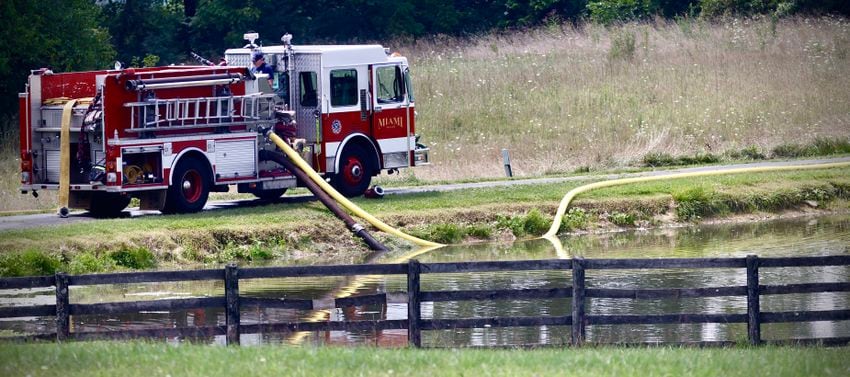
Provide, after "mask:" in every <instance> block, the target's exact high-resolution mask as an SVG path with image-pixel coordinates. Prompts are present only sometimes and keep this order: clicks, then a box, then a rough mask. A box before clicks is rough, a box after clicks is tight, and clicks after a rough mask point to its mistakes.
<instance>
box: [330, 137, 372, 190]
mask: <svg viewBox="0 0 850 377" xmlns="http://www.w3.org/2000/svg"><path fill="white" fill-rule="evenodd" d="M340 157H341V158H340V163H339V171H338V172H337V173H336V174H334V175H333V176H332V177H331V185H333V187H334V188H335V189H336V190H337V191H339V193H340V194H342V195H345V196H347V197H349V198H350V197H355V196H360V195H363V193H364V192H366V189H367V188H369V184H370V183H371V182H372V174H374V172H375V170H376V169H377V166H375V163H374V162H373V161H372V159H370V158H369V155H368V154H367V152H366V150H365V149H364V148H363V147H361V146H359V145H349V146H348V147H346V148H345V150H344V151H343V152H342V155H341V156H340Z"/></svg>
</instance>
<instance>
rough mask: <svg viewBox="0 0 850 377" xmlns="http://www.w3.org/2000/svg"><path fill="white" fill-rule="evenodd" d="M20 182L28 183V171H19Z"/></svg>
mask: <svg viewBox="0 0 850 377" xmlns="http://www.w3.org/2000/svg"><path fill="white" fill-rule="evenodd" d="M21 183H30V172H28V171H25V172H21Z"/></svg>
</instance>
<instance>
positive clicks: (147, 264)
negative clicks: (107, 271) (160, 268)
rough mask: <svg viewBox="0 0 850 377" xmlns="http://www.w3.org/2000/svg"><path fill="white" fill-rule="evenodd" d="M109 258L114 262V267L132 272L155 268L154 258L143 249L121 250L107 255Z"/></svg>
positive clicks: (149, 252) (148, 251)
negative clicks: (132, 270) (117, 266)
mask: <svg viewBox="0 0 850 377" xmlns="http://www.w3.org/2000/svg"><path fill="white" fill-rule="evenodd" d="M109 258H110V259H112V260H113V261H115V264H116V265H119V266H121V267H127V268H130V269H134V270H141V269H146V268H153V267H156V256H154V255H153V253H152V252H151V251H150V250H148V249H147V248H144V247H135V248H123V249H121V250H118V251H113V252H112V253H110V254H109Z"/></svg>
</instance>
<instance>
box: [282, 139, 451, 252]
mask: <svg viewBox="0 0 850 377" xmlns="http://www.w3.org/2000/svg"><path fill="white" fill-rule="evenodd" d="M266 136H268V138H269V140H271V141H272V142H274V143H275V145H277V147H278V148H280V149H281V150H282V151H283V152H284V153H286V155H287V156H289V159H290V160H292V162H294V163H295V165H297V166H298V168H299V169H301V170H303V171H304V172H305V173H307V176H309V177H310V179H311V180H312V181H313V182H315V183H316V184H317V185H319V187H321V188H322V190H324V191H325V192H326V193H328V195H330V196H331V197H332V198H334V200H336V201H337V202H338V203H339V204H342V206H343V207H345V208H347V209H348V210H349V211H351V212H352V213H354V214H355V215H356V216H358V217H360V218H362V219H364V220H366V221H368V222H369V224H372V225H373V226H374V227H375V228H378V229H380V230H381V231H384V232H386V233H389V234H392V235H394V236H396V237H399V238H403V239H405V240H408V241H410V242H413V243H415V244H417V245H419V246H424V247H429V246H444V245H443V244H440V243H436V242H431V241H428V240H423V239H421V238H418V237H414V236H411V235H409V234H407V233H404V232H402V231H400V230H398V229H396V228H393V227H391V226H389V225H387V224H386V223H384V222H383V221H381V220H380V219H378V218H376V217H375V216H372V215H371V214H369V213H368V212H366V211H364V210H363V209H362V208H360V207H359V206H357V204H354V203H352V202H351V201H350V200H348V198H346V197H345V196H343V195H342V194H340V193H339V192H337V191H336V190H334V188H333V187H331V185H329V184H328V183H327V182H325V180H324V179H322V177H321V176H319V174H318V173H316V171H315V170H313V168H311V167H310V165H307V163H306V162H305V161H304V160H303V159H302V158H301V156H299V155H298V152H296V151H295V150H294V149H292V148H291V147H290V146H289V145H287V144H286V142H285V141H283V139H281V138H280V137H278V136H277V135H275V134H274V132H271V131H269V132H267V133H266Z"/></svg>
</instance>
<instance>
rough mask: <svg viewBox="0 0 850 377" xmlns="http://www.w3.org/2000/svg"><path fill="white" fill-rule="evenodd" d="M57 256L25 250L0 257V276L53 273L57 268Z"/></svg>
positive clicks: (58, 264)
mask: <svg viewBox="0 0 850 377" xmlns="http://www.w3.org/2000/svg"><path fill="white" fill-rule="evenodd" d="M60 264H61V262H60V260H59V257H57V256H53V255H48V254H46V253H43V252H40V251H35V250H27V251H24V252H22V253H12V254H6V255H3V256H2V257H0V276H32V275H53V274H55V273H56V270H58V269H59V266H60Z"/></svg>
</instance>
